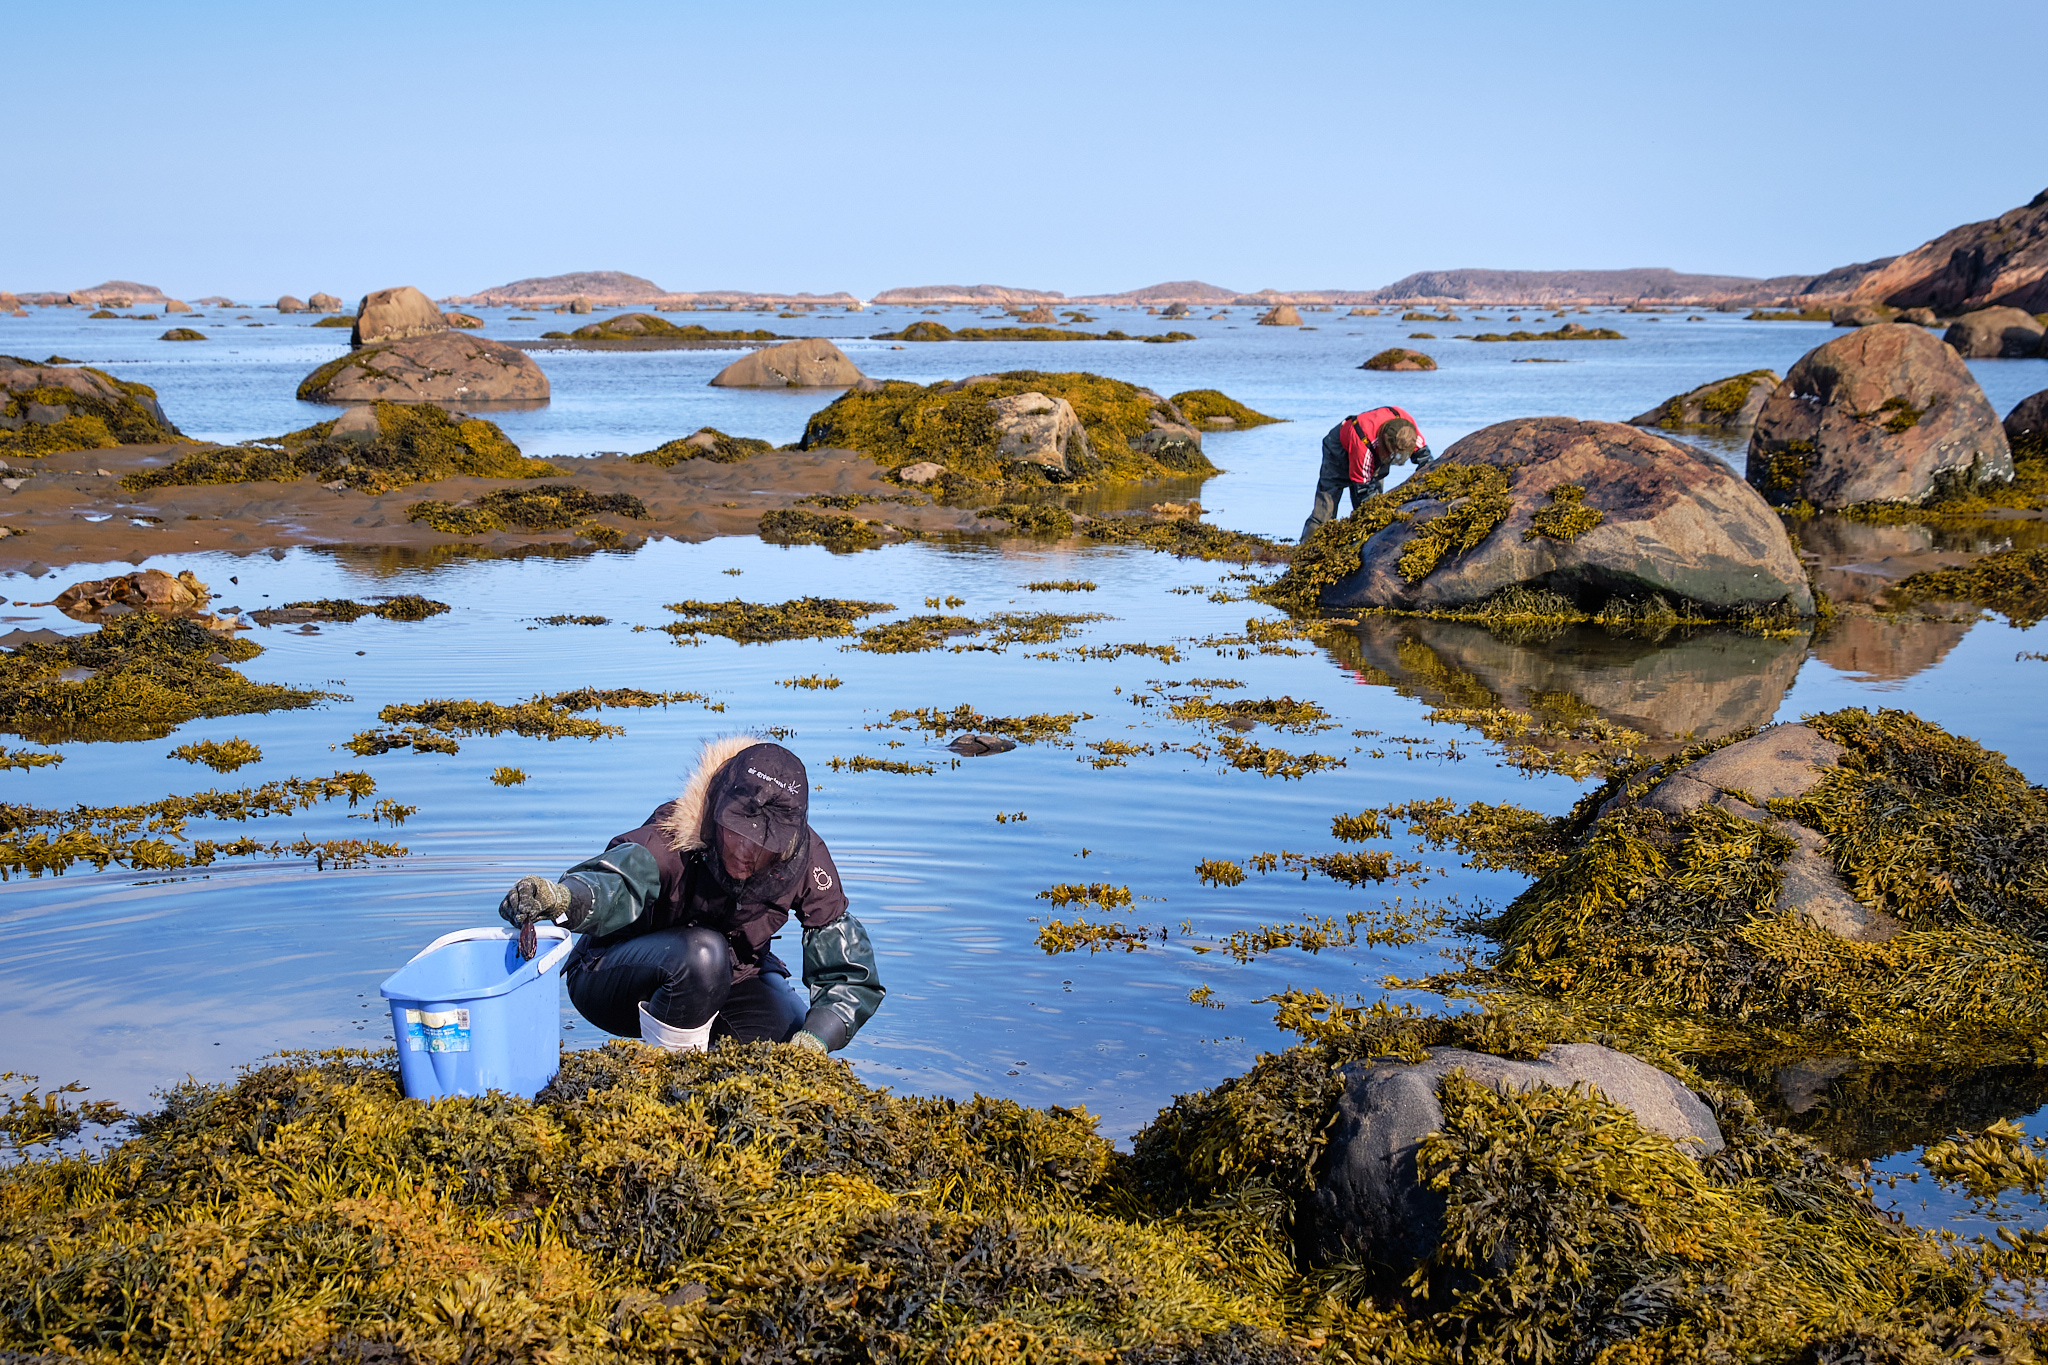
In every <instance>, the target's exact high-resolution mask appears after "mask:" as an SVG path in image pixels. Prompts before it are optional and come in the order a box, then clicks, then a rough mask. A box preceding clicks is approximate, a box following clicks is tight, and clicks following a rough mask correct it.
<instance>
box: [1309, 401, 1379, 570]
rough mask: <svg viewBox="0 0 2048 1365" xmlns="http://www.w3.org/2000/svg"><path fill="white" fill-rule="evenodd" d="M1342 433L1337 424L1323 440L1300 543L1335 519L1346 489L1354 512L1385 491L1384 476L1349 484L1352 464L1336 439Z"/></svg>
mask: <svg viewBox="0 0 2048 1365" xmlns="http://www.w3.org/2000/svg"><path fill="white" fill-rule="evenodd" d="M1343 429H1344V424H1343V423H1342V422H1339V423H1338V424H1337V425H1336V426H1334V427H1331V428H1330V432H1329V435H1327V436H1325V437H1323V465H1322V468H1321V469H1320V470H1318V471H1317V472H1316V501H1315V506H1314V507H1312V508H1310V509H1309V514H1308V520H1307V521H1305V522H1303V523H1302V524H1301V539H1302V541H1303V542H1306V541H1307V540H1308V538H1309V537H1310V536H1312V535H1314V534H1315V529H1316V527H1318V526H1321V525H1322V524H1323V523H1324V522H1326V521H1329V520H1330V519H1331V518H1333V517H1335V516H1336V515H1337V512H1338V510H1339V507H1340V504H1341V503H1342V501H1343V497H1344V490H1345V489H1347V488H1348V489H1350V490H1351V507H1352V510H1353V511H1356V510H1357V508H1358V504H1360V503H1361V502H1364V501H1365V500H1366V499H1367V498H1372V497H1378V496H1379V494H1380V493H1381V491H1382V490H1383V489H1384V488H1385V485H1386V475H1385V474H1384V473H1382V474H1380V475H1378V476H1377V477H1375V478H1374V479H1373V480H1372V482H1371V483H1352V482H1351V480H1350V477H1349V475H1350V473H1351V467H1350V466H1351V462H1350V459H1349V458H1348V457H1347V456H1346V455H1345V454H1344V443H1343V441H1342V440H1341V439H1339V437H1338V435H1337V433H1338V432H1340V431H1342V430H1343Z"/></svg>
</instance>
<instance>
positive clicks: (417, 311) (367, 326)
mask: <svg viewBox="0 0 2048 1365" xmlns="http://www.w3.org/2000/svg"><path fill="white" fill-rule="evenodd" d="M447 329H448V320H447V319H446V318H444V317H442V316H441V310H440V309H438V308H436V307H435V306H434V301H433V300H432V299H430V298H428V297H427V296H426V295H425V294H422V293H421V292H420V291H419V290H417V289H415V288H413V287H412V286H411V285H409V284H405V285H400V286H398V287H397V288H395V289H377V290H372V291H371V292H370V293H368V294H365V295H363V301H362V302H361V303H359V304H357V305H356V325H355V328H354V330H353V331H351V332H350V333H349V336H348V344H349V345H350V346H351V347H363V346H371V345H375V344H376V343H377V342H380V341H403V340H405V339H406V338H407V337H422V336H426V335H428V334H429V333H431V332H443V331H446V330H447Z"/></svg>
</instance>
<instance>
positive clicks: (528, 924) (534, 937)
mask: <svg viewBox="0 0 2048 1365" xmlns="http://www.w3.org/2000/svg"><path fill="white" fill-rule="evenodd" d="M568 913H569V888H568V887H566V886H564V885H562V884H561V883H560V882H551V881H549V880H548V879H547V878H546V877H521V878H520V879H519V880H518V881H516V882H514V883H513V884H512V889H511V890H510V891H507V892H506V893H505V899H503V900H501V901H499V902H498V916H499V918H501V919H503V920H504V921H505V922H506V923H507V924H510V925H512V926H514V927H515V928H517V929H518V930H519V955H520V956H521V957H524V958H527V959H528V960H531V959H532V957H533V955H534V954H535V953H537V952H539V951H540V935H539V934H537V933H535V932H534V927H533V926H534V925H536V924H539V923H540V922H541V921H542V920H547V921H548V922H549V923H554V922H556V921H558V920H560V919H561V918H562V917H563V916H565V915H567V914H568Z"/></svg>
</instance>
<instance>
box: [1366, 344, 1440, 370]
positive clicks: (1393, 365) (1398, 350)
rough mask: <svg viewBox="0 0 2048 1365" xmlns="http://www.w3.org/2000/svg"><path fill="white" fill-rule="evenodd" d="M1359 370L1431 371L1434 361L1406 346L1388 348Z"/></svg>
mask: <svg viewBox="0 0 2048 1365" xmlns="http://www.w3.org/2000/svg"><path fill="white" fill-rule="evenodd" d="M1358 368H1359V369H1361V370H1433V369H1435V368H1436V361H1435V360H1434V359H1432V358H1431V357H1429V356H1426V355H1424V354H1423V353H1422V352H1420V351H1411V350H1409V349H1408V348H1407V347H1406V346H1389V347H1387V349H1386V350H1384V351H1381V352H1380V353H1379V354H1378V355H1376V356H1374V357H1372V358H1371V359H1370V360H1368V361H1366V362H1365V363H1364V364H1363V365H1360V366H1359V367H1358Z"/></svg>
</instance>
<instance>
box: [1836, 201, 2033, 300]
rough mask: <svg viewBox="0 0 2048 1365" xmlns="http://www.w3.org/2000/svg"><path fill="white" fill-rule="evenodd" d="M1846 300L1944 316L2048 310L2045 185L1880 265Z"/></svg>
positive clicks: (1861, 281)
mask: <svg viewBox="0 0 2048 1365" xmlns="http://www.w3.org/2000/svg"><path fill="white" fill-rule="evenodd" d="M1873 264H1877V263H1875V262H1873ZM1852 297H1854V298H1857V299H1863V300H1868V301H1870V302H1872V303H1888V304H1890V305H1892V306H1893V307H1895V308H1932V309H1933V310H1934V311H1935V312H1937V313H1941V314H1943V315H1944V316H1949V315H1953V314H1956V313H1965V312H1968V311H1970V310H1971V309H1974V308H1989V307H1991V306H1993V305H1994V304H2003V305H2006V306H2007V307H2012V308H2024V309H2026V310H2027V311H2028V312H2029V313H2039V312H2048V190H2043V191H2041V193H2039V194H2037V195H2035V196H2034V197H2033V199H2032V200H2031V201H2030V202H2029V203H2027V204H2026V205H2025V206H2023V207H2021V208H2016V209H2013V210H2011V211H2010V212H2007V213H2002V214H2000V215H1999V216H1998V217H1996V218H1989V219H1986V220H1985V221H1984V222H1981V223H1965V224H1964V225H1963V226H1961V227H1959V228H1951V229H1949V230H1948V231H1947V232H1944V233H1942V234H1941V236H1939V237H1937V238H1935V239H1934V240H1933V241H1931V242H1928V243H1926V244H1925V245H1923V246H1920V247H1918V248H1916V249H1915V250H1912V251H1909V252H1907V253H1906V254H1905V255H1903V256H1899V257H1896V258H1894V259H1893V260H1890V261H1886V262H1883V263H1882V268H1881V269H1878V270H1874V271H1872V272H1870V273H1869V274H1868V275H1867V276H1865V277H1864V278H1863V279H1862V280H1860V281H1859V282H1857V284H1856V285H1855V288H1854V290H1853V291H1852Z"/></svg>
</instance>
